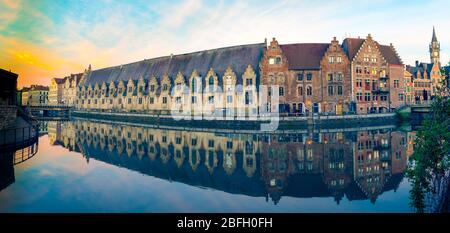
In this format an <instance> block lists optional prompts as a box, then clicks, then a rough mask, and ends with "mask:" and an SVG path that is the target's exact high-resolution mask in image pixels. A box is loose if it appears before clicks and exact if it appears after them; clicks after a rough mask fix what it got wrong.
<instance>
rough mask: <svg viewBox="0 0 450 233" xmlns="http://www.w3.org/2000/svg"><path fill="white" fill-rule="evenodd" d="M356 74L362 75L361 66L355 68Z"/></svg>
mask: <svg viewBox="0 0 450 233" xmlns="http://www.w3.org/2000/svg"><path fill="white" fill-rule="evenodd" d="M356 73H357V74H362V67H361V66H357V67H356Z"/></svg>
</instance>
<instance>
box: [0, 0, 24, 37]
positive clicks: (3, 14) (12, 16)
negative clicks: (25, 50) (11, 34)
mask: <svg viewBox="0 0 450 233" xmlns="http://www.w3.org/2000/svg"><path fill="white" fill-rule="evenodd" d="M0 6H2V7H0V32H1V31H2V30H3V29H4V28H5V27H6V26H8V25H9V24H10V23H11V22H13V21H14V20H16V18H17V14H18V13H19V10H20V1H19V0H17V1H14V0H0Z"/></svg>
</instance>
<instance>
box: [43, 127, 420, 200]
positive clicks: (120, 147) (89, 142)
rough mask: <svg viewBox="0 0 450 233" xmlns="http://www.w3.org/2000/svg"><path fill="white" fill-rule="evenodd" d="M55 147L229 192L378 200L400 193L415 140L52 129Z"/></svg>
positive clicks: (372, 134) (374, 134) (384, 135)
mask: <svg viewBox="0 0 450 233" xmlns="http://www.w3.org/2000/svg"><path fill="white" fill-rule="evenodd" d="M48 134H49V138H50V143H51V144H53V145H62V146H63V147H65V148H67V149H69V150H71V151H76V152H80V153H81V154H82V155H83V156H84V157H85V158H86V160H87V162H89V159H91V158H92V159H96V160H100V161H103V162H106V163H109V164H113V165H116V166H119V167H124V168H127V169H131V170H134V171H138V172H141V173H143V174H146V175H149V176H154V177H158V178H162V179H166V180H170V181H176V182H181V183H185V184H188V185H192V186H199V187H207V188H211V189H216V190H222V191H225V192H228V193H234V194H243V195H248V196H254V197H266V199H267V201H269V199H270V200H271V201H272V202H273V203H274V204H277V203H278V202H279V201H280V199H281V198H282V197H283V196H290V197H299V198H309V197H333V198H334V199H335V201H336V202H337V203H338V204H339V202H340V201H341V200H342V198H343V197H344V196H345V197H346V198H347V199H349V200H350V201H352V200H367V199H368V200H370V201H371V202H372V203H375V201H376V199H377V197H378V196H379V195H380V194H382V193H383V192H385V191H389V190H396V189H397V188H398V186H399V184H400V182H401V181H402V179H403V176H404V172H405V169H406V164H407V157H408V154H410V153H412V151H411V146H410V145H411V143H410V142H409V141H408V140H413V136H411V135H407V134H408V133H405V132H398V131H393V130H392V129H389V128H388V129H372V130H365V131H353V132H326V133H312V132H307V131H305V132H301V133H296V134H292V133H290V134H271V135H262V134H229V133H217V132H195V131H194V132H193V131H180V130H169V129H157V128H151V127H142V126H131V125H120V124H114V125H111V124H106V123H98V122H92V121H82V120H75V121H70V122H49V123H48Z"/></svg>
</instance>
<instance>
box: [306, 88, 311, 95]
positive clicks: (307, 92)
mask: <svg viewBox="0 0 450 233" xmlns="http://www.w3.org/2000/svg"><path fill="white" fill-rule="evenodd" d="M306 95H312V87H311V86H307V87H306Z"/></svg>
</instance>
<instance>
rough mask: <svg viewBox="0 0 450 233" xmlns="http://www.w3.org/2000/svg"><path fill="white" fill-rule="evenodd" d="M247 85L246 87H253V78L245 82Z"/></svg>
mask: <svg viewBox="0 0 450 233" xmlns="http://www.w3.org/2000/svg"><path fill="white" fill-rule="evenodd" d="M245 85H246V86H251V85H253V79H251V78H248V79H246V80H245Z"/></svg>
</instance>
